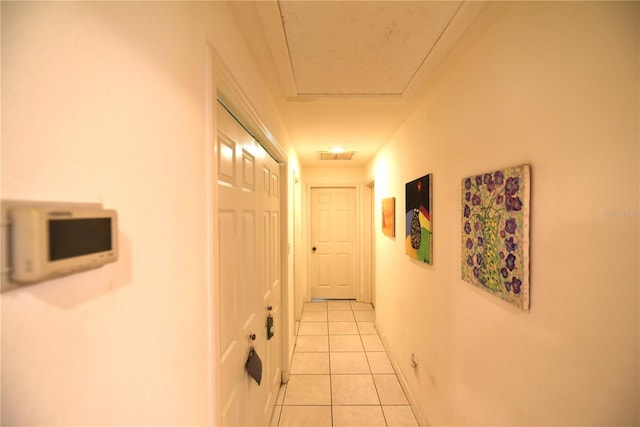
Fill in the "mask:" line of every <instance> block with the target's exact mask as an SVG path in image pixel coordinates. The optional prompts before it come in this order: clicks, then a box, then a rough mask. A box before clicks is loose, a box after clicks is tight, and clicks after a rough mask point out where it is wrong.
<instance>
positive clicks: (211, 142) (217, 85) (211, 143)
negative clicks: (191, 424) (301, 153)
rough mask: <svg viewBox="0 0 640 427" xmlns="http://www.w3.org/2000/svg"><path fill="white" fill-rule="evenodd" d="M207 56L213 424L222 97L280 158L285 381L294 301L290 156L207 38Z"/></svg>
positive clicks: (217, 415)
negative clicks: (291, 287)
mask: <svg viewBox="0 0 640 427" xmlns="http://www.w3.org/2000/svg"><path fill="white" fill-rule="evenodd" d="M205 54H206V61H205V103H206V108H205V111H206V118H205V127H206V131H205V135H206V137H205V144H204V146H205V162H206V167H205V180H206V181H205V194H204V197H205V199H206V206H207V209H206V212H205V214H206V223H207V235H206V236H205V239H206V256H207V259H208V260H209V262H208V263H207V271H206V279H207V283H206V286H207V293H208V302H207V306H208V309H207V322H208V353H209V358H208V359H209V368H208V369H209V375H208V376H209V402H210V410H209V420H210V424H211V425H220V423H221V416H222V408H221V407H220V404H221V402H219V401H218V398H219V396H220V395H221V393H220V375H219V372H218V369H217V368H218V366H219V364H220V347H221V345H220V342H219V337H220V334H219V333H218V331H219V328H220V325H219V323H218V322H217V316H218V313H219V307H220V301H219V299H218V295H219V290H220V283H219V282H218V274H217V272H218V271H219V269H220V266H219V265H218V260H217V257H216V250H217V249H216V248H217V247H218V240H219V231H218V215H217V212H218V202H217V200H218V191H217V184H216V181H217V178H216V177H217V176H218V164H217V161H216V150H217V143H216V140H217V133H218V126H217V121H216V106H217V103H218V99H220V100H221V101H222V102H223V104H224V105H225V106H227V107H228V108H229V109H230V110H231V111H233V114H234V115H235V116H236V117H237V119H238V120H239V121H240V122H241V123H242V124H243V126H246V127H247V130H248V131H249V132H250V133H252V134H253V135H254V136H255V137H256V138H257V139H258V140H259V142H260V144H261V145H262V146H263V147H264V148H265V150H267V152H268V153H269V154H270V155H271V156H272V157H273V158H274V159H275V160H276V161H277V162H278V164H279V168H280V188H279V191H280V239H281V241H280V260H281V265H280V268H281V274H280V277H281V285H280V286H281V295H280V305H281V307H282V312H281V316H280V319H281V322H282V329H281V333H282V349H281V352H280V354H281V355H282V356H281V370H282V378H283V382H286V381H285V380H287V379H288V376H289V371H290V365H291V360H290V358H289V357H288V355H289V354H290V351H289V350H290V348H292V346H293V342H292V340H291V336H292V335H293V333H292V332H293V325H292V324H291V323H292V322H290V321H289V317H290V316H289V313H292V311H293V306H292V304H290V303H289V294H290V293H291V292H293V291H292V290H291V291H290V290H289V277H288V263H289V259H288V250H287V248H288V240H289V236H288V230H289V227H288V222H289V210H288V204H289V201H288V198H289V191H288V189H289V174H288V169H289V167H288V164H289V163H288V157H287V154H286V153H285V151H284V150H283V149H282V146H280V144H279V143H278V141H277V140H275V138H274V137H273V134H272V133H271V132H270V131H269V129H268V127H267V126H266V124H265V123H264V121H263V120H262V118H261V117H260V115H259V114H258V112H257V111H256V110H255V108H254V107H253V104H252V103H251V100H250V98H249V97H248V96H247V95H246V94H245V92H244V90H243V89H242V87H241V86H240V85H239V84H238V82H237V81H236V79H235V77H234V76H233V74H232V73H231V71H230V70H229V68H228V67H227V66H226V65H225V63H224V61H223V60H222V58H221V57H220V55H219V54H218V52H217V51H216V49H215V47H214V46H213V44H211V43H207V44H206V52H205Z"/></svg>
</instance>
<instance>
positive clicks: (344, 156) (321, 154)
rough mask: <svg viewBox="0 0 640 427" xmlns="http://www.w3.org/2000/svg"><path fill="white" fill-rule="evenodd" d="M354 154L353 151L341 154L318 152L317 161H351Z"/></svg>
mask: <svg viewBox="0 0 640 427" xmlns="http://www.w3.org/2000/svg"><path fill="white" fill-rule="evenodd" d="M354 154H355V152H354V151H343V152H342V153H332V152H330V151H318V160H351V158H352V157H353V155H354Z"/></svg>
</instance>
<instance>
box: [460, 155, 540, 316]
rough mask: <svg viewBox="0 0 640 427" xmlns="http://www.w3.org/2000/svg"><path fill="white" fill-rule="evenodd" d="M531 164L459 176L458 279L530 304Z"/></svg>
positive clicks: (523, 304)
mask: <svg viewBox="0 0 640 427" xmlns="http://www.w3.org/2000/svg"><path fill="white" fill-rule="evenodd" d="M529 194H530V178H529V166H528V165H522V166H516V167H512V168H506V169H501V170H498V171H494V172H489V173H483V174H479V175H474V176H469V177H466V178H464V179H463V180H462V280H465V281H467V282H469V283H471V284H473V285H475V286H477V287H479V288H481V289H484V290H485V291H487V292H490V293H492V294H494V295H496V296H498V297H499V298H502V299H503V300H505V301H507V302H508V303H511V304H513V305H515V306H517V307H520V308H521V309H523V310H528V309H529Z"/></svg>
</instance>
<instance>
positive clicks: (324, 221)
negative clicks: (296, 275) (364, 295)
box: [310, 188, 357, 299]
mask: <svg viewBox="0 0 640 427" xmlns="http://www.w3.org/2000/svg"><path fill="white" fill-rule="evenodd" d="M356 273H357V258H356V189H355V188H311V256H310V275H311V277H310V296H311V298H331V299H351V298H355V297H356V277H357V276H356Z"/></svg>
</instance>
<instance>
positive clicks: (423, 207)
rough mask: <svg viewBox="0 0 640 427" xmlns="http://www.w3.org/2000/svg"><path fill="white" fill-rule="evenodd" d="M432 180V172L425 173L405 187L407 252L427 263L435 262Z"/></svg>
mask: <svg viewBox="0 0 640 427" xmlns="http://www.w3.org/2000/svg"><path fill="white" fill-rule="evenodd" d="M432 181H433V179H432V175H431V174H429V175H425V176H423V177H421V178H418V179H416V180H413V181H411V182H408V183H407V184H406V188H405V195H406V199H405V200H406V209H405V214H406V218H405V220H406V233H405V236H406V241H405V253H406V254H407V255H408V256H410V257H411V258H415V259H417V260H418V261H422V262H424V263H427V264H433V225H432V223H431V216H432V210H431V191H432V189H431V184H432Z"/></svg>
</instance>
